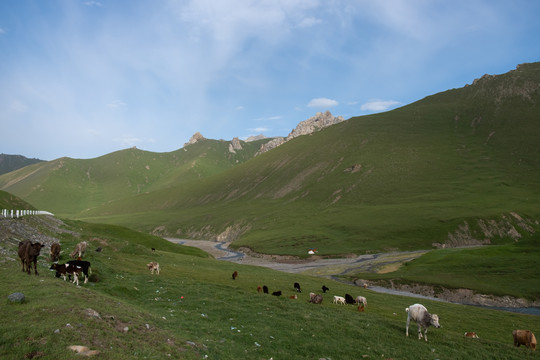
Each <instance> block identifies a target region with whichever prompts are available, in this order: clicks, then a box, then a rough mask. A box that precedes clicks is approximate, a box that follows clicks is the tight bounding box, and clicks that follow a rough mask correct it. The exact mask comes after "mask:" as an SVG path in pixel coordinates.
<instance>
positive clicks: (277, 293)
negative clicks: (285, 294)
mask: <svg viewBox="0 0 540 360" xmlns="http://www.w3.org/2000/svg"><path fill="white" fill-rule="evenodd" d="M272 295H274V296H281V290H279V291H274V292H273V293H272Z"/></svg>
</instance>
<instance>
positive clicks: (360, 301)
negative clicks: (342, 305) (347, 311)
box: [355, 296, 367, 306]
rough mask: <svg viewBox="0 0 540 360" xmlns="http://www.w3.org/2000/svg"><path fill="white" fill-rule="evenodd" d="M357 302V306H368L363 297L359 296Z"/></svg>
mask: <svg viewBox="0 0 540 360" xmlns="http://www.w3.org/2000/svg"><path fill="white" fill-rule="evenodd" d="M355 301H356V304H358V305H360V303H362V305H363V306H367V299H366V298H365V297H363V296H357V297H356V300H355Z"/></svg>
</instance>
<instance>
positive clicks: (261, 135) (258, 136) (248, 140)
mask: <svg viewBox="0 0 540 360" xmlns="http://www.w3.org/2000/svg"><path fill="white" fill-rule="evenodd" d="M262 139H266V136H264V135H263V134H259V135H255V136H250V137H248V138H247V139H246V140H245V141H246V142H250V141H257V140H262Z"/></svg>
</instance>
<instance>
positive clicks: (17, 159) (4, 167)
mask: <svg viewBox="0 0 540 360" xmlns="http://www.w3.org/2000/svg"><path fill="white" fill-rule="evenodd" d="M42 161H43V160H39V159H29V158H27V157H25V156H22V155H7V154H0V175H2V174H6V173H8V172H10V171H13V170H17V169H20V168H23V167H25V166H28V165H32V164H35V163H39V162H42Z"/></svg>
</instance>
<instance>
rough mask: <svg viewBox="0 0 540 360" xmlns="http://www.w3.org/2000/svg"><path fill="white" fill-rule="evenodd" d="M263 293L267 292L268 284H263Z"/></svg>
mask: <svg viewBox="0 0 540 360" xmlns="http://www.w3.org/2000/svg"><path fill="white" fill-rule="evenodd" d="M263 293H265V294H268V286H266V285H263Z"/></svg>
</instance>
